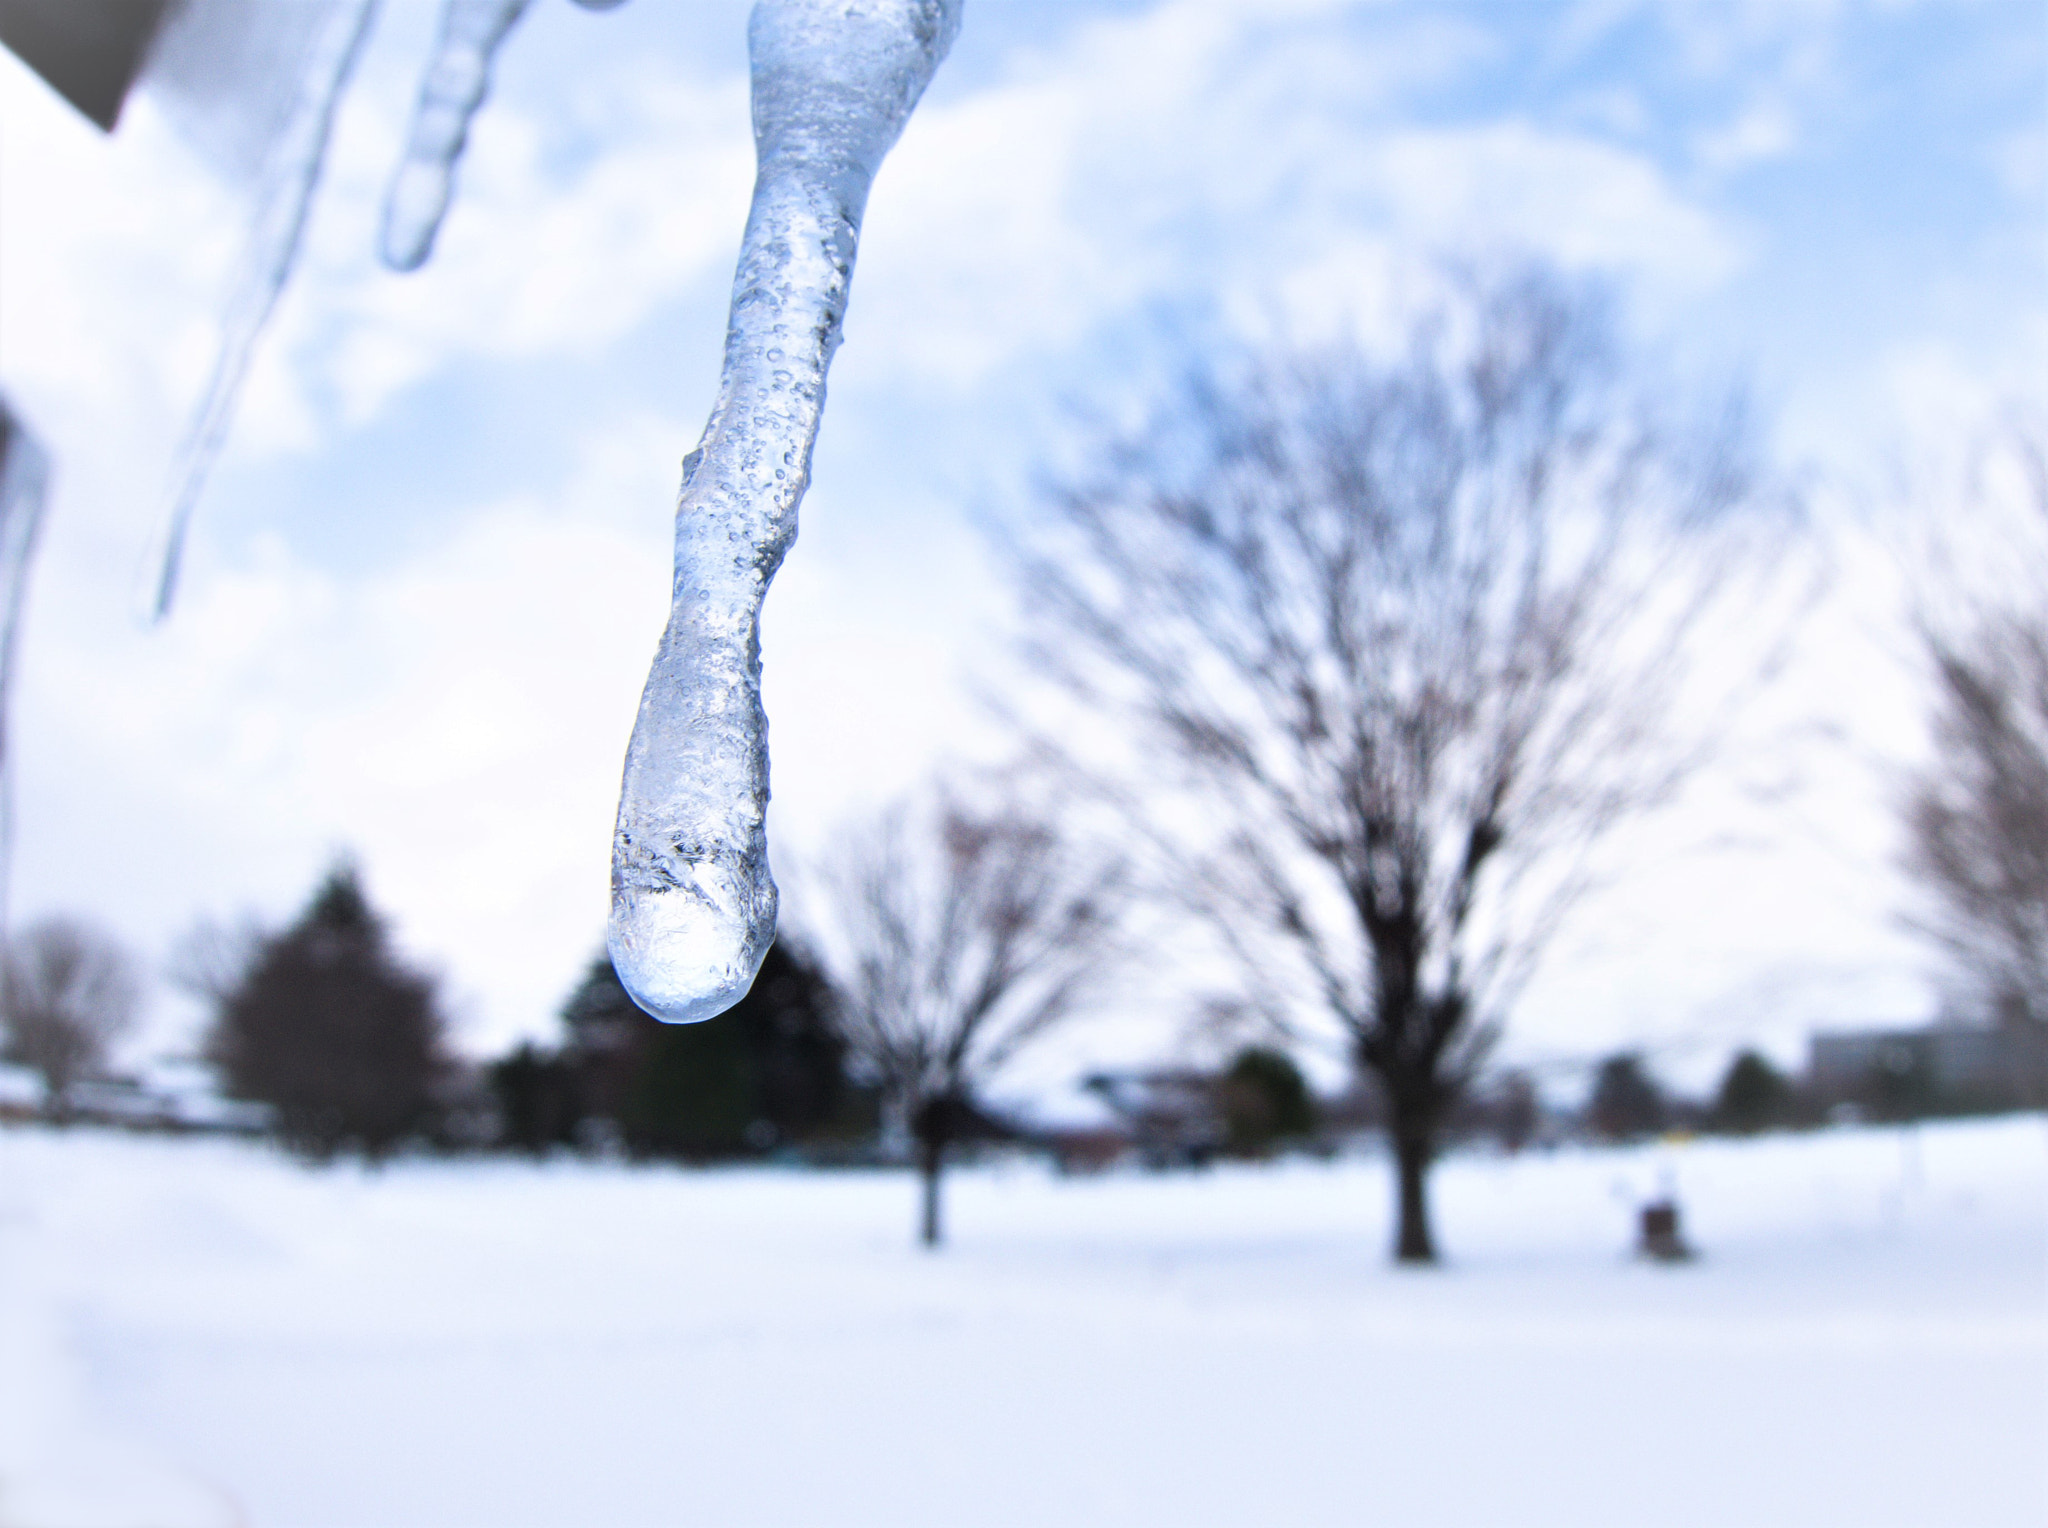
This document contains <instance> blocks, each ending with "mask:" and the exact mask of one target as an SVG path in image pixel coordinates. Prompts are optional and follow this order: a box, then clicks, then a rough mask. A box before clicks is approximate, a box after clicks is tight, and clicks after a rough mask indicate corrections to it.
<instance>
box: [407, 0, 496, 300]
mask: <svg viewBox="0 0 2048 1528" xmlns="http://www.w3.org/2000/svg"><path fill="white" fill-rule="evenodd" d="M527 3H528V0H445V3H444V4H443V5H442V7H441V33H440V36H439V38H438V39H437V40H436V42H435V44H434V54H433V57H432V58H431V59H430V60H428V63H427V72H426V74H425V75H424V76H423V77H422V78H421V81H420V97H419V104H418V105H417V106H415V107H414V108H413V116H412V131H411V133H410V134H408V135H407V138H406V143H405V157H404V158H403V159H401V160H400V161H399V165H398V170H397V172H396V173H395V174H394V175H393V176H392V177H391V190H390V192H389V194H388V195H387V196H386V197H385V201H384V230H383V235H382V238H381V239H380V241H379V252H380V253H381V254H382V255H383V257H384V263H385V264H386V265H388V266H390V267H391V268H392V269H393V270H395V271H410V270H417V269H418V268H419V267H420V266H421V265H422V264H424V263H425V261H426V258H427V256H428V255H429V254H431V253H432V252H433V248H434V235H435V234H436V233H438V232H439V231H440V228H441V219H442V218H443V217H445V216H446V215H447V212H448V197H449V193H450V192H451V191H452V190H453V189H454V184H455V161H456V160H457V159H459V158H461V156H462V148H463V144H464V143H465V142H466V141H467V140H468V138H469V124H470V119H471V118H473V117H474V116H475V115H476V113H477V109H478V108H479V107H480V106H482V105H483V104H484V96H485V95H486V94H488V93H489V91H490V88H491V58H492V56H493V55H494V54H495V53H496V52H497V51H498V45H499V44H500V43H502V42H503V41H504V40H505V38H506V35H507V34H508V33H510V32H511V30H512V27H513V25H514V23H516V22H517V21H518V20H519V17H520V15H521V14H522V13H523V12H524V11H525V10H526V7H527Z"/></svg>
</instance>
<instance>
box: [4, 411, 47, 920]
mask: <svg viewBox="0 0 2048 1528" xmlns="http://www.w3.org/2000/svg"><path fill="white" fill-rule="evenodd" d="M49 480H50V459H49V456H48V455H47V454H46V453H45V452H44V450H43V448H42V446H41V445H40V444H39V443H38V442H37V441H36V439H35V437H34V436H32V435H31V434H29V432H28V431H27V430H26V429H25V428H23V426H22V423H21V421H20V420H19V419H17V418H16V417H15V415H14V411H13V410H12V409H10V408H9V407H8V406H7V400H6V399H5V398H0V944H4V943H5V942H6V937H7V906H8V883H9V879H10V876H9V871H10V869H11V867H12V866H13V863H14V755H13V751H12V750H11V749H10V748H9V747H8V737H7V719H8V717H9V715H10V714H11V712H12V708H13V703H14V637H15V632H16V631H17V630H18V629H19V628H20V625H21V607H22V604H23V602H24V601H25V599H26V598H27V595H28V570H29V563H30V560H31V559H32V558H33V557H34V556H35V550H36V536H37V533H38V532H39V531H40V530H41V529H42V523H43V500H44V497H45V492H46V490H47V488H48V485H49Z"/></svg>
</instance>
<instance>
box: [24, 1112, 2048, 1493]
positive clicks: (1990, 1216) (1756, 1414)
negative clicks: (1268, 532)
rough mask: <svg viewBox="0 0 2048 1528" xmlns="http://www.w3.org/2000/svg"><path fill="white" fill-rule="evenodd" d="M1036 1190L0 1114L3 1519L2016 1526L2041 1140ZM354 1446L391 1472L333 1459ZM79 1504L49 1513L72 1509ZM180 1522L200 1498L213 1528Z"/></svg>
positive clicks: (2032, 1443)
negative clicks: (1694, 1251)
mask: <svg viewBox="0 0 2048 1528" xmlns="http://www.w3.org/2000/svg"><path fill="white" fill-rule="evenodd" d="M1661 1155H1662V1154H1661V1153H1659V1152H1657V1151H1655V1150H1641V1151H1601V1152H1578V1151H1565V1152H1560V1153H1558V1154H1557V1155H1555V1156H1543V1155H1529V1156H1524V1157H1522V1158H1521V1159H1519V1160H1513V1161H1503V1160H1496V1159H1487V1158H1477V1157H1452V1158H1451V1159H1449V1160H1448V1161H1446V1162H1445V1163H1444V1164H1443V1166H1442V1167H1441V1168H1440V1170H1439V1174H1438V1186H1439V1191H1440V1200H1439V1207H1440V1210H1441V1215H1442V1223H1441V1230H1442V1233H1443V1238H1444V1242H1445V1244H1446V1247H1447V1249H1448V1251H1449V1253H1450V1255H1451V1257H1452V1262H1451V1264H1450V1266H1449V1267H1447V1268H1445V1269H1444V1270H1442V1271H1441V1272H1435V1273H1422V1274H1417V1273H1414V1272H1402V1271H1399V1270H1396V1269H1394V1268H1392V1267H1390V1266H1389V1265H1388V1263H1387V1261H1386V1257H1385V1246H1386V1238H1387V1235H1388V1215H1387V1204H1388V1199H1389V1185H1388V1179H1387V1170H1386V1167H1385V1165H1384V1163H1381V1162H1376V1161H1367V1162H1352V1163H1339V1164H1334V1165H1331V1166H1308V1165H1286V1166H1276V1167H1272V1168H1265V1169H1260V1168H1237V1167H1230V1168H1219V1169H1217V1170H1215V1171H1213V1172H1211V1173H1208V1174H1206V1175H1199V1176H1197V1175H1179V1176H1170V1177H1169V1176H1155V1175H1150V1174H1139V1173H1132V1174H1112V1175H1109V1176H1105V1177H1101V1178H1095V1179H1073V1180H1066V1181H1062V1180H1059V1179H1055V1178H1052V1177H1050V1176H1048V1175H1046V1174H1045V1173H1043V1172H1041V1171H1040V1170H1038V1169H1036V1168H1032V1167H1027V1166H1017V1167H1012V1168H1007V1169H1005V1168H986V1169H978V1170H974V1171H969V1172H962V1173H959V1174H957V1175H955V1177H954V1179H953V1181H952V1182H951V1184H950V1185H949V1193H950V1198H951V1207H952V1212H953V1213H952V1217H951V1218H952V1223H953V1231H954V1241H953V1245H952V1246H951V1247H950V1248H949V1249H948V1250H947V1251H946V1252H945V1253H943V1254H942V1255H941V1256H938V1257H931V1256H928V1255H925V1254H921V1253H920V1252H918V1251H917V1250H916V1248H915V1247H914V1246H913V1245H912V1239H911V1233H912V1221H913V1214H914V1198H915V1188H914V1184H913V1182H912V1179H911V1178H910V1176H909V1175H908V1174H897V1173H832V1174H804V1173H799V1172H790V1171H775V1170H768V1169H743V1170H742V1169H734V1170H724V1171H698V1172H688V1171H681V1170H676V1169H672V1168H641V1169H634V1168H630V1167H626V1166H623V1165H620V1166H607V1165H602V1164H586V1163H581V1162H571V1161H557V1162H554V1163H551V1164H549V1165H547V1166H543V1167H534V1166H527V1165H521V1164H517V1163H512V1162H493V1163H477V1162H474V1161H472V1162H441V1163H432V1162H398V1163H394V1164H392V1165H391V1166H389V1167H386V1168H385V1169H384V1170H382V1171H381V1172H374V1173H372V1172H365V1171H361V1170H358V1169H355V1168H352V1167H348V1166H345V1165H344V1166H339V1167H335V1168H331V1169H326V1170H319V1171H313V1170H307V1169H303V1168H299V1167H295V1166H293V1165H291V1164H289V1163H287V1162H285V1161H283V1160H280V1159H279V1158H277V1157H275V1156H273V1155H271V1154H269V1153H266V1152H263V1151H261V1150H258V1149H256V1148H253V1147H238V1146H228V1145H223V1144H217V1143H208V1142H203V1141H178V1140H166V1139H162V1138H158V1139H155V1140H149V1139H144V1138H133V1137H126V1138H124V1137H117V1136H110V1135H101V1134H95V1133H91V1132H86V1131H78V1130H74V1131H70V1132H57V1131H45V1130H41V1129H29V1128H17V1129H13V1130H8V1129H0V1376H5V1379H6V1382H5V1383H0V1522H7V1523H10V1524H11V1523H13V1522H16V1521H22V1522H30V1523H57V1522H114V1521H125V1522H136V1523H142V1522H149V1523H172V1522H177V1523H184V1522H212V1523H218V1524H228V1523H254V1524H291V1525H295V1528H322V1525H328V1524H333V1525H343V1524H346V1525H360V1524H364V1523H382V1524H449V1523H474V1524H482V1523H489V1524H493V1525H498V1528H519V1525H523V1524H535V1525H543V1524H545V1525H568V1524H613V1523H662V1524H667V1525H672V1528H688V1525H692V1524H719V1525H730V1524H738V1523H744V1524H750V1525H757V1528H773V1525H778V1524H804V1525H817V1524H835V1525H847V1528H859V1525H863V1524H888V1525H891V1528H921V1525H924V1524H933V1525H940V1524H943V1525H947V1528H979V1525H986V1524H1017V1525H1022V1524H1055V1523H1056V1524H1061V1525H1071V1528H1093V1525H1096V1524H1101V1525H1105V1528H1106V1525H1112V1524H1114V1525H1123V1528H1129V1525H1152V1524H1157V1525H1162V1528H1164V1525H1200V1524H1233V1525H1249V1524H1290V1525H1292V1524H1304V1525H1313V1524H1333V1525H1334V1524H1365V1523H1385V1524H1400V1525H1402V1528H1430V1525H1462V1528H1472V1525H1475V1524H1514V1525H1517V1528H1545V1525H1553V1524H1555V1525H1570V1528H1586V1525H1618V1524H1628V1525H1632V1528H1663V1525H1676V1524H1694V1525H1701V1528H1705V1525H1717V1528H1725V1525H1729V1524H1742V1525H1745V1528H1768V1525H1772V1524H1784V1525H1798V1528H1828V1525H1843V1528H1848V1525H1855V1528H1889V1525H1904V1524H1920V1525H1926V1528H1936V1525H1943V1528H1952V1525H1956V1524H1969V1525H1972V1528H2005V1525H2013V1528H2018V1525H2028V1528H2038V1525H2039V1524H2041V1523H2043V1522H2048V1474H2044V1472H2043V1471H2042V1469H2041V1439H2042V1438H2043V1436H2044V1435H2048V1385H2044V1383H2043V1378H2042V1376H2043V1373H2044V1365H2048V1123H2044V1121H2043V1120H2042V1119H2041V1118H2040V1117H2038V1116H2037V1117H2033V1118H2027V1119H2015V1120H2009V1121H2000V1122H1991V1123H1979V1124H1956V1125H1940V1126H1932V1125H1930V1126H1928V1127H1925V1128H1924V1129H1923V1130H1922V1131H1921V1132H1919V1134H1918V1139H1917V1141H1915V1140H1913V1139H1911V1138H1910V1137H1908V1136H1906V1135H1905V1134H1904V1133H1901V1132H1896V1131H1890V1130H1867V1131H1841V1132H1828V1133H1825V1134H1822V1135H1816V1136H1809V1137H1803V1138H1802V1137H1787V1138H1778V1139H1764V1140H1759V1141H1755V1142H1748V1143H1706V1144H1695V1145H1692V1146H1690V1147H1687V1148H1684V1149H1683V1150H1681V1151H1679V1152H1677V1153H1676V1155H1675V1160H1676V1173H1677V1180H1678V1188H1679V1192H1680V1194H1681V1196H1682V1198H1683V1201H1684V1205H1685V1214H1686V1230H1687V1234H1688V1235H1689V1236H1690V1237H1691V1238H1692V1239H1693V1240H1694V1241H1695V1242H1697V1243H1698V1245H1699V1247H1700V1249H1701V1252H1702V1257H1701V1259H1700V1260H1699V1261H1698V1262H1696V1263H1693V1264H1689V1265H1686V1266H1683V1267H1675V1268H1673V1267H1656V1266H1650V1265H1645V1264H1642V1263H1637V1262H1633V1261H1631V1260H1630V1259H1629V1258H1628V1257H1627V1256H1626V1248H1627V1247H1628V1244H1629V1241H1630V1239H1631V1234H1632V1227H1631V1226H1630V1224H1629V1218H1630V1208H1631V1205H1632V1203H1633V1202H1634V1197H1635V1196H1637V1195H1641V1194H1644V1193H1646V1192H1648V1191H1649V1190H1650V1189H1651V1188H1652V1187H1653V1186H1654V1185H1655V1183H1656V1181H1657V1179H1658V1176H1659V1173H1660V1170H1661V1166H1662V1162H1661V1160H1660V1157H1661ZM365 1461H375V1467H374V1468H366V1467H365V1463H364V1462H365ZM67 1499H68V1500H70V1501H71V1502H72V1503H73V1510H71V1511H68V1512H66V1511H62V1510H59V1509H58V1504H60V1503H63V1502H64V1501H66V1500H67ZM209 1505H210V1508H211V1510H210V1513H209V1512H208V1510H207V1509H208V1507H209Z"/></svg>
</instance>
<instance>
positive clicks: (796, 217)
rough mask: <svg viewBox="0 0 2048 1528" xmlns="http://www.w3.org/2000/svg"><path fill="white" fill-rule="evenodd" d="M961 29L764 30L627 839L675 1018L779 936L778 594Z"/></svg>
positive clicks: (621, 958) (656, 967) (719, 995)
mask: <svg viewBox="0 0 2048 1528" xmlns="http://www.w3.org/2000/svg"><path fill="white" fill-rule="evenodd" d="M959 25H960V0H760V3H759V4H758V5H756V6H755V8H754V13H753V18H752V20H751V22H750V24H749V28H748V36H747V40H748V48H749V52H750V55H751V57H752V62H753V110H754V146H755V153H756V156H757V163H758V170H757V174H756V178H755V181H754V200H753V206H752V209H751V210H750V212H749V213H748V217H747V227H746V235H745V238H744V241H743V243H742V245H741V250H740V261H739V269H738V272H737V273H736V274H735V276H734V278H733V295H732V312H731V317H730V320H729V323H728V327H727V330H726V339H725V368H724V373H723V375H722V377H721V379H720V384H719V393H718V401H717V403H716V404H715V405H714V406H713V408H712V411H711V419H710V422H709V423H708V424H707V425H706V426H705V429H704V437H703V439H702V440H701V441H699V442H698V445H697V448H696V449H695V450H693V451H691V452H690V453H689V455H687V456H686V457H684V458H683V481H682V489H681V492H680V494H679V496H678V502H677V506H676V541H675V581H674V584H673V589H672V594H673V600H674V604H673V607H672V609H671V611H670V614H669V621H668V627H667V629H666V630H665V631H664V632H663V633H662V637H661V645H660V647H659V649H658V650H657V652H656V654H655V658H654V667H653V670H652V671H651V672H650V673H649V675H648V677H647V687H646V689H645V691H644V692H643V693H642V694H641V697H640V712H639V716H638V718H637V719H636V721H635V723H634V727H633V739H632V743H631V744H630V746H629V747H628V749H627V752H626V769H625V781H624V785H623V787H622V789H621V792H620V797H619V816H618V825H617V828H616V829H615V831H614V833H613V837H612V907H611V919H610V922H609V925H608V927H607V931H606V932H607V942H608V944H609V945H610V948H611V956H612V963H613V965H614V966H615V967H616V969H617V971H618V973H619V978H620V980H621V981H623V982H624V983H625V985H626V989H627V990H628V991H629V992H631V993H632V995H633V998H634V1000H635V1001H636V1002H638V1003H639V1004H640V1006H641V1007H642V1008H644V1009H646V1010H647V1011H648V1012H649V1013H652V1014H654V1015H656V1016H657V1017H659V1018H662V1019H666V1020H668V1021H669V1022H671V1023H677V1024H688V1023H694V1022H696V1021H698V1020H701V1019H708V1018H711V1017H712V1016H713V1015H715V1014H718V1013H722V1012H723V1011H724V1010H725V1009H727V1008H729V1007H731V1006H732V1005H733V1004H734V1003H735V1002H737V1001H739V999H740V998H741V996H743V995H744V994H745V992H746V990H747V988H748V986H749V985H751V984H752V982H753V979H754V974H755V972H756V971H757V970H758V969H759V967H760V964H761V959H762V957H763V956H764V955H765V954H766V953H767V950H768V945H769V943H770V942H771V941H772V940H773V939H774V937H775V904H776V893H775V882H774V880H773V879H772V878H771V877H770V875H769V871H768V838H767V831H766V820H765V819H766V812H767V807H768V738H767V725H768V723H767V717H766V716H765V715H764V714H763V712H762V709H761V651H760V614H761V600H762V597H763V596H764V595H765V594H766V593H767V590H768V583H769V580H770V579H772V578H773V577H774V576H775V570H776V568H777V567H778V566H779V565H780V564H781V562H782V557H783V554H784V553H785V552H787V551H788V550H789V545H790V543H791V541H792V540H794V539H795V536H796V526H797V505H798V503H799V502H800V501H801V499H802V498H803V493H804V487H805V485H806V483H807V482H808V480H809V475H810V465H811V446H812V442H813V441H814V439H815V438H816V435H817V429H818V419H819V414H820V411H821V409H822V408H823V406H824V401H825V372H826V368H827V367H828V366H829V365H830V364H831V360H832V352H833V351H834V349H836V348H837V346H838V344H839V329H840V320H841V318H842V316H843V315H844V313H845V310H846V297H847V288H848V284H849V283H850V282H851V280H852V277H853V263H854V254H855V251H856V247H857V244H858V241H859V237H860V222H861V214H862V212H863V210H864V209H865V208H866V206H867V197H868V188H869V186H870V184H871V183H872V182H873V180H874V176H875V172H876V171H877V170H878V169H879V168H880V167H881V163H882V158H883V156H884V155H885V154H886V153H887V152H888V151H889V148H890V146H891V145H893V144H894V143H895V141H896V138H897V136H898V134H900V133H901V132H902V131H903V125H904V123H905V122H907V121H908V120H909V117H910V113H911V111H912V109H913V108H914V107H915V106H916V105H917V102H918V98H919V97H920V96H921V95H923V93H924V88H925V86H926V85H927V84H928V83H929V82H930V80H931V77H932V73H933V71H934V70H935V69H937V67H938V65H939V62H940V60H942V59H943V58H944V57H945V56H946V51H947V49H948V48H950V47H951V45H952V42H953V37H954V34H955V33H956V32H957V31H958V30H959Z"/></svg>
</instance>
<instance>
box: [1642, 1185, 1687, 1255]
mask: <svg viewBox="0 0 2048 1528" xmlns="http://www.w3.org/2000/svg"><path fill="white" fill-rule="evenodd" d="M1692 1255H1693V1251H1692V1248H1691V1247H1690V1246H1688V1245H1687V1244H1686V1240H1685V1237H1684V1236H1682V1235H1681V1234H1680V1233H1679V1229H1678V1201H1677V1200H1676V1199H1669V1198H1666V1199H1655V1200H1652V1201H1651V1202H1650V1203H1648V1204H1646V1205H1644V1206H1643V1212H1642V1226H1641V1232H1640V1235H1639V1236H1638V1237H1637V1240H1636V1256H1638V1257H1646V1258H1649V1259H1651V1260H1652V1261H1654V1262H1659V1263H1683V1262H1687V1261H1689V1260H1690V1259H1691V1258H1692Z"/></svg>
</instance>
